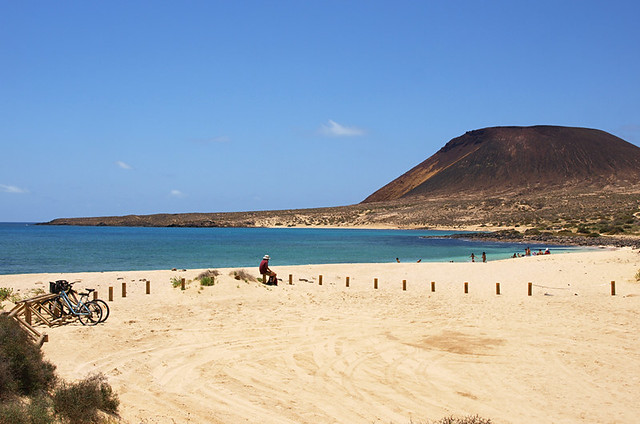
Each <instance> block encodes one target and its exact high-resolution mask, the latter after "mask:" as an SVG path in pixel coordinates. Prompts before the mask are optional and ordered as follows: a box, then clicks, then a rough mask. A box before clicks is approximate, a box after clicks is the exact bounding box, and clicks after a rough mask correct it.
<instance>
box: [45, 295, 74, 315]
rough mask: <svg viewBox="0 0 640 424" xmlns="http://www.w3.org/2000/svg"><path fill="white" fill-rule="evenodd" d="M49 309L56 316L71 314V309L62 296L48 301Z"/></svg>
mask: <svg viewBox="0 0 640 424" xmlns="http://www.w3.org/2000/svg"><path fill="white" fill-rule="evenodd" d="M47 309H48V310H49V313H50V314H51V316H52V317H54V318H62V317H63V316H64V315H70V314H71V310H70V309H69V307H68V306H67V305H66V304H65V303H64V302H63V301H62V300H60V298H56V299H52V300H51V301H49V302H47Z"/></svg>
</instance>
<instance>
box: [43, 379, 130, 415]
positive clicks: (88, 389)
mask: <svg viewBox="0 0 640 424" xmlns="http://www.w3.org/2000/svg"><path fill="white" fill-rule="evenodd" d="M119 403H120V401H119V400H118V396H117V395H116V394H115V393H114V392H113V390H112V389H111V386H109V384H108V383H107V381H106V378H105V376H104V375H102V374H94V375H91V376H89V377H87V378H85V379H84V380H80V381H78V382H75V383H62V384H61V385H60V386H59V387H58V388H57V389H56V390H55V392H54V394H53V409H54V411H55V413H56V414H57V415H59V416H61V417H64V418H65V419H67V420H68V421H69V422H71V423H77V424H84V423H93V422H96V421H98V419H99V411H102V412H105V413H107V414H112V415H115V414H117V412H118V405H119Z"/></svg>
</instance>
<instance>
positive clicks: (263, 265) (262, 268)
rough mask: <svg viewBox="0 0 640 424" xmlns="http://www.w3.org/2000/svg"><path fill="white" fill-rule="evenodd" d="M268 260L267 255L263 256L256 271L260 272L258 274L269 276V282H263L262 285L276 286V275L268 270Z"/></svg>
mask: <svg viewBox="0 0 640 424" xmlns="http://www.w3.org/2000/svg"><path fill="white" fill-rule="evenodd" d="M269 259H270V258H269V255H264V256H263V258H262V262H260V266H259V267H258V269H259V270H260V274H262V275H268V276H269V281H263V283H265V284H272V285H277V284H278V280H277V279H276V275H277V274H276V273H275V272H273V271H272V270H271V269H270V268H269Z"/></svg>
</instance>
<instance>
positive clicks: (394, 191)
mask: <svg viewBox="0 0 640 424" xmlns="http://www.w3.org/2000/svg"><path fill="white" fill-rule="evenodd" d="M639 206H640V148H639V147H637V146H635V145H633V144H631V143H628V142H627V141H625V140H622V139H620V138H618V137H615V136H613V135H611V134H609V133H607V132H604V131H600V130H595V129H588V128H572V127H561V126H532V127H492V128H484V129H479V130H474V131H469V132H467V133H465V134H463V135H461V136H459V137H456V138H454V139H452V140H450V141H449V142H447V143H446V144H445V145H444V146H443V147H442V148H441V149H440V150H439V151H438V152H437V153H435V154H434V155H433V156H431V157H429V158H427V159H426V160H425V161H424V162H422V163H420V164H419V165H417V166H416V167H414V168H413V169H411V170H409V171H407V172H406V173H405V174H403V175H401V176H400V177H398V178H397V179H395V180H393V181H391V182H390V183H388V184H387V185H385V186H384V187H382V188H380V189H379V190H377V191H376V192H374V193H372V194H371V195H369V196H368V197H366V199H365V200H364V201H363V202H362V203H359V204H355V205H349V206H341V207H332V208H314V209H289V210H276V211H248V212H230V213H181V214H153V215H127V216H109V217H89V218H59V219H54V220H53V221H50V222H47V223H45V224H46V225H97V226H140V227H308V226H317V227H380V228H383V227H386V228H459V229H478V230H489V229H505V228H516V229H518V228H519V229H521V230H523V231H524V230H525V229H528V230H530V232H531V231H537V232H538V233H543V234H548V235H549V236H553V235H559V236H562V237H570V236H572V235H575V236H580V237H590V238H599V237H602V242H604V243H605V244H606V237H610V236H616V237H617V238H622V239H625V238H629V237H630V238H634V239H635V238H636V237H639V236H640V209H639Z"/></svg>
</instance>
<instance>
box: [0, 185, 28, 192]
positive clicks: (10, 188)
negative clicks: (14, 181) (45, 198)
mask: <svg viewBox="0 0 640 424" xmlns="http://www.w3.org/2000/svg"><path fill="white" fill-rule="evenodd" d="M0 191H2V192H5V193H13V194H24V193H28V192H29V190H25V189H24V188H20V187H16V186H12V185H5V184H0Z"/></svg>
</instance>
